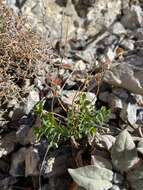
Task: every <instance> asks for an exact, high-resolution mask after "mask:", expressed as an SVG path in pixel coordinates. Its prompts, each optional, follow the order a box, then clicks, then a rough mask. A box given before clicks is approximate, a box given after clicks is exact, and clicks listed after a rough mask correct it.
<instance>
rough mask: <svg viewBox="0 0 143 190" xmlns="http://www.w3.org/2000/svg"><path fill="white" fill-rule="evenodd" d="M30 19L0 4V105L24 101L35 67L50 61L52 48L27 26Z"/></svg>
mask: <svg viewBox="0 0 143 190" xmlns="http://www.w3.org/2000/svg"><path fill="white" fill-rule="evenodd" d="M26 22H27V19H26V18H24V17H22V16H21V17H20V16H18V15H16V14H15V13H14V12H13V11H12V10H11V9H9V8H7V7H6V6H5V5H3V4H2V3H0V99H1V102H0V104H2V103H4V102H5V101H6V100H8V99H9V98H13V97H16V98H22V96H25V94H26V92H24V90H25V89H24V90H23V86H24V84H25V81H26V79H30V80H31V79H34V76H35V75H36V73H35V68H36V64H38V63H39V62H40V63H41V62H48V61H49V44H48V43H47V42H45V41H44V40H42V38H41V37H40V35H38V34H37V33H34V32H32V29H29V28H27V27H26V26H25V24H26Z"/></svg>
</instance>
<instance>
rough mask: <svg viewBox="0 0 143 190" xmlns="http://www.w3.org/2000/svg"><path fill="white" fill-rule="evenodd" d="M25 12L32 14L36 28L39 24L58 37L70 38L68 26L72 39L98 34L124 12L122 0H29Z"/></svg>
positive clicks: (23, 10) (42, 28)
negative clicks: (122, 10) (52, 0)
mask: <svg viewBox="0 0 143 190" xmlns="http://www.w3.org/2000/svg"><path fill="white" fill-rule="evenodd" d="M44 7H45V9H44ZM22 12H23V13H24V14H25V15H30V20H31V23H32V25H33V27H34V28H35V27H37V26H38V28H39V30H40V31H42V32H43V33H46V32H48V33H49V34H50V36H51V38H52V39H53V40H54V41H55V40H57V39H61V37H62V38H63V39H65V38H66V31H67V26H68V37H69V39H70V38H77V39H83V37H84V36H85V38H86V36H94V35H95V34H97V33H99V32H100V31H101V30H102V29H103V28H104V27H109V26H110V25H111V24H112V23H113V22H114V20H115V19H116V17H117V15H118V14H120V13H121V0H96V1H91V0H86V1H81V0H76V1H75V0H74V1H71V0H69V1H64V2H63V1H59V0H58V1H54V2H52V4H51V0H44V1H42V0H40V1H38V0H36V1H35V0H32V1H31V0H27V1H26V2H25V4H24V5H23V7H22ZM63 12H64V13H65V14H64V13H63ZM43 13H44V22H43V21H42V20H43ZM63 14H64V17H63Z"/></svg>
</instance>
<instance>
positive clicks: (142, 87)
mask: <svg viewBox="0 0 143 190" xmlns="http://www.w3.org/2000/svg"><path fill="white" fill-rule="evenodd" d="M142 60H143V59H142V58H141V57H138V56H135V57H134V58H129V59H127V60H126V61H125V62H123V63H117V64H113V65H112V67H111V68H110V70H107V71H106V72H105V75H104V81H105V82H107V83H109V84H111V85H113V86H115V87H122V88H124V89H127V90H129V91H130V92H133V93H135V94H141V95H143V61H142Z"/></svg>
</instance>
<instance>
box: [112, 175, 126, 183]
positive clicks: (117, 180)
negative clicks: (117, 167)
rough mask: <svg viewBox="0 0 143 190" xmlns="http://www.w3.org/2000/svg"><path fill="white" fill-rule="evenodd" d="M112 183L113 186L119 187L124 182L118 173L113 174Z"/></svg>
mask: <svg viewBox="0 0 143 190" xmlns="http://www.w3.org/2000/svg"><path fill="white" fill-rule="evenodd" d="M113 182H114V184H120V185H121V184H123V182H124V177H123V176H122V175H121V174H119V173H114V175H113Z"/></svg>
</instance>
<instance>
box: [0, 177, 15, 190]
mask: <svg viewBox="0 0 143 190" xmlns="http://www.w3.org/2000/svg"><path fill="white" fill-rule="evenodd" d="M17 181H18V180H17V179H16V178H14V177H11V176H10V177H5V178H4V179H0V188H1V190H8V189H9V186H12V185H14V184H15V183H16V182H17Z"/></svg>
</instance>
